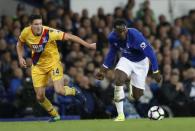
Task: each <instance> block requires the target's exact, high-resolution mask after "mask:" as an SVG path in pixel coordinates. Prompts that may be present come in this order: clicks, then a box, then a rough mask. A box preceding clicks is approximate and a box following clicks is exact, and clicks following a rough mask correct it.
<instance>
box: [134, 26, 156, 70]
mask: <svg viewBox="0 0 195 131" xmlns="http://www.w3.org/2000/svg"><path fill="white" fill-rule="evenodd" d="M134 32H135V33H134V40H135V43H136V46H137V48H138V49H139V50H142V51H143V52H144V54H145V56H146V57H148V58H149V60H150V62H151V65H152V71H153V72H156V71H158V61H157V57H156V55H155V53H154V50H153V48H152V46H151V44H150V43H149V42H148V41H147V40H146V38H145V37H144V36H143V34H142V33H141V32H138V31H137V30H135V31H134Z"/></svg>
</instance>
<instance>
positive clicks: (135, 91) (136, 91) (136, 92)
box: [132, 85, 144, 101]
mask: <svg viewBox="0 0 195 131" xmlns="http://www.w3.org/2000/svg"><path fill="white" fill-rule="evenodd" d="M132 87H133V88H132V91H133V97H134V99H135V100H136V101H137V100H139V98H140V97H141V96H142V95H143V94H144V93H143V92H144V90H143V89H139V88H137V87H135V86H133V85H132Z"/></svg>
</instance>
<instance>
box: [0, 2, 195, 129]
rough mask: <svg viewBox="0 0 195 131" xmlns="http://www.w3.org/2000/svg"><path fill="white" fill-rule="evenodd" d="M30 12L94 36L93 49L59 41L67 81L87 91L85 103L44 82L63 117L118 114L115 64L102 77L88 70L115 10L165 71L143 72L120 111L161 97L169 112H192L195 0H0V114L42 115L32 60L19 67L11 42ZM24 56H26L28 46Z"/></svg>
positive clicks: (133, 113) (98, 58) (142, 113)
mask: <svg viewBox="0 0 195 131" xmlns="http://www.w3.org/2000/svg"><path fill="white" fill-rule="evenodd" d="M32 13H34V14H41V15H42V16H43V21H44V24H45V25H48V26H50V27H53V28H57V29H60V30H62V31H65V32H71V33H73V34H75V35H78V36H79V37H81V38H82V39H84V40H86V41H88V42H89V43H91V42H96V43H97V44H98V48H97V51H91V50H90V51H89V50H86V49H84V48H83V47H81V46H79V45H78V44H76V43H70V42H69V41H67V42H58V44H59V50H60V51H61V54H62V61H63V63H64V81H65V83H66V84H69V85H71V86H75V87H76V88H78V89H80V90H82V92H83V94H84V95H85V97H86V98H87V105H86V107H84V106H83V105H82V104H81V103H82V102H81V101H79V100H77V99H75V98H74V97H64V96H60V95H57V94H55V93H54V90H53V88H52V86H53V85H52V82H49V83H48V87H47V91H46V94H47V97H48V98H49V99H50V100H51V101H52V103H53V104H54V105H55V107H56V108H57V109H58V110H59V112H60V114H61V115H62V116H63V118H64V119H105V118H107V119H110V118H113V117H115V116H116V109H115V106H114V103H113V89H114V88H113V78H114V75H113V71H109V72H108V73H107V75H106V78H105V79H104V80H103V81H97V80H95V78H94V74H95V72H97V70H98V69H99V67H100V65H101V64H102V61H103V58H104V56H105V54H106V52H107V49H108V40H107V35H108V33H109V32H110V31H111V30H112V22H113V20H114V19H116V18H124V19H126V21H127V23H128V26H129V27H135V28H137V29H138V30H140V31H141V32H142V33H143V34H144V36H145V37H146V38H147V39H148V40H149V41H150V43H151V44H152V46H153V47H154V50H155V52H156V55H157V58H158V62H159V64H160V70H161V72H162V74H163V82H162V84H160V85H158V84H157V83H156V82H155V81H154V80H153V79H152V78H151V76H150V74H149V75H148V77H147V81H146V90H145V93H144V96H142V98H141V99H140V101H139V103H138V104H136V106H135V105H134V103H133V102H129V101H128V99H126V100H125V103H124V108H125V115H126V117H127V118H140V117H147V111H148V109H149V108H150V107H151V106H153V105H161V106H162V107H163V108H164V109H165V111H166V116H167V117H189V116H195V68H194V67H195V1H194V0H185V1H182V0H1V1H0V118H1V119H0V120H2V121H3V120H44V119H45V117H47V116H48V114H47V113H46V112H45V111H44V110H43V109H42V108H41V107H40V105H39V104H38V103H37V102H36V99H35V94H34V91H33V87H32V80H31V72H30V68H27V69H21V68H19V65H18V60H17V56H16V50H15V45H16V43H17V38H18V36H19V34H20V32H21V30H22V29H23V28H24V27H25V26H27V25H28V16H29V15H30V14H32ZM25 57H26V60H27V62H28V63H31V59H30V50H29V49H28V48H26V49H25ZM127 91H128V89H127V88H126V92H127ZM86 108H87V110H86ZM138 123H139V122H138ZM165 123H166V122H165ZM67 125H68V124H67ZM156 128H158V126H157V127H156Z"/></svg>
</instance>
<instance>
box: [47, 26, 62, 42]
mask: <svg viewBox="0 0 195 131" xmlns="http://www.w3.org/2000/svg"><path fill="white" fill-rule="evenodd" d="M49 37H50V40H63V39H64V37H65V32H63V31H60V30H56V29H53V28H49Z"/></svg>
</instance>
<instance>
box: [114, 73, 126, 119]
mask: <svg viewBox="0 0 195 131" xmlns="http://www.w3.org/2000/svg"><path fill="white" fill-rule="evenodd" d="M126 79H127V75H126V74H125V73H124V72H123V71H121V70H118V69H116V70H115V90H114V100H115V105H116V108H117V112H118V117H119V116H120V115H123V116H124V112H123V100H124V98H125V94H124V90H123V85H124V84H125V81H126Z"/></svg>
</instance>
